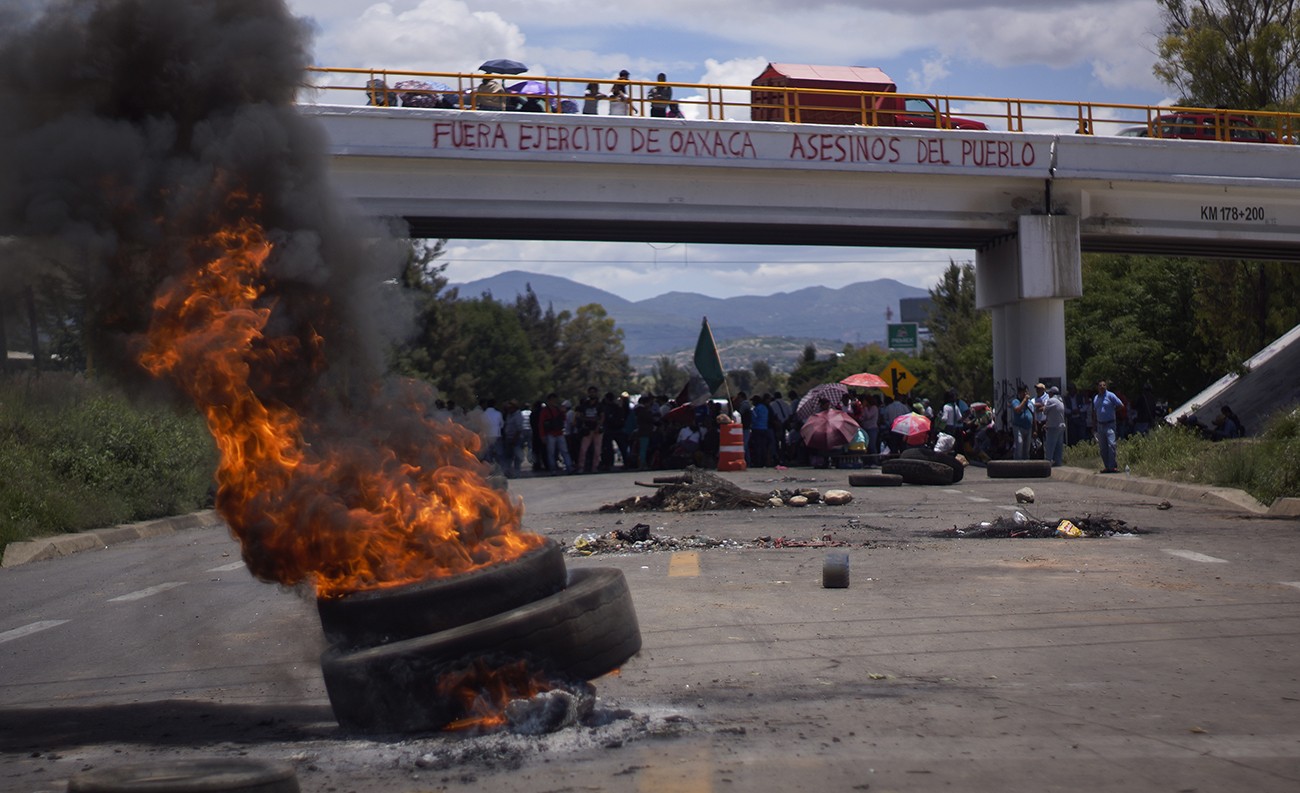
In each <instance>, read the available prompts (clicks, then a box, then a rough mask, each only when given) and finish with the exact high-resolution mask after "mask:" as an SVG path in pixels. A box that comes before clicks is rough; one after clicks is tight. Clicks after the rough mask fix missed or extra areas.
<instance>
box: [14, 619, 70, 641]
mask: <svg viewBox="0 0 1300 793" xmlns="http://www.w3.org/2000/svg"><path fill="white" fill-rule="evenodd" d="M65 622H67V620H41V621H40V622H33V623H32V624H31V625H24V626H22V627H21V628H14V629H13V630H11V631H5V632H4V633H0V644H4V643H5V642H7V641H12V640H13V639H21V638H22V637H24V636H30V635H32V634H33V633H40V632H41V631H43V630H48V629H50V628H57V627H59V626H60V625H62V624H63V623H65Z"/></svg>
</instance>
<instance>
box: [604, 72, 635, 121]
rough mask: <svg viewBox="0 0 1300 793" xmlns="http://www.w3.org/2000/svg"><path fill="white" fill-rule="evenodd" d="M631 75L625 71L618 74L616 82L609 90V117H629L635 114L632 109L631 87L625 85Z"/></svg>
mask: <svg viewBox="0 0 1300 793" xmlns="http://www.w3.org/2000/svg"><path fill="white" fill-rule="evenodd" d="M630 76H631V75H630V74H629V73H628V70H627V69H624V70H623V71H621V72H619V73H618V82H616V83H614V87H613V88H610V89H609V114H610V115H611V116H631V115H635V114H636V108H634V107H632V87H631V86H630V85H628V84H627V81H628V78H629V77H630Z"/></svg>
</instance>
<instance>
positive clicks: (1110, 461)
mask: <svg viewBox="0 0 1300 793" xmlns="http://www.w3.org/2000/svg"><path fill="white" fill-rule="evenodd" d="M1123 404H1124V403H1123V402H1121V401H1120V398H1119V397H1117V396H1115V394H1114V393H1113V392H1111V391H1108V390H1107V389H1106V381H1105V380H1099V381H1097V395H1096V396H1095V397H1093V398H1092V415H1093V426H1094V427H1096V428H1097V446H1098V447H1099V448H1100V449H1101V464H1102V466H1103V467H1102V469H1101V472H1102V473H1103V474H1113V473H1115V472H1116V471H1118V470H1119V469H1118V468H1116V464H1117V461H1116V459H1115V421H1116V419H1117V418H1118V410H1119V408H1120V407H1121V406H1122V405H1123Z"/></svg>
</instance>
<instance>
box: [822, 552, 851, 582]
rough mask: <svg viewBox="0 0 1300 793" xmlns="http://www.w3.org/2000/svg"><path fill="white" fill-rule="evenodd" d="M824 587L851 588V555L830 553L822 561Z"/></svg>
mask: <svg viewBox="0 0 1300 793" xmlns="http://www.w3.org/2000/svg"><path fill="white" fill-rule="evenodd" d="M822 588H823V589H848V588H849V555H848V554H847V553H828V554H826V561H824V562H822Z"/></svg>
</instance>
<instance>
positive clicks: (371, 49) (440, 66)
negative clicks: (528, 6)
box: [298, 0, 525, 71]
mask: <svg viewBox="0 0 1300 793" xmlns="http://www.w3.org/2000/svg"><path fill="white" fill-rule="evenodd" d="M298 5H311V3H299V4H298ZM321 39H322V41H323V42H325V44H326V50H327V51H328V52H329V53H330V55H331V57H332V58H338V59H339V61H338V62H335V63H331V64H328V65H332V66H354V67H376V68H386V69H410V70H419V71H472V70H474V69H475V68H476V67H477V66H478V65H479V64H480V63H482V62H483V61H484V60H486V59H488V58H515V59H518V58H521V57H522V56H523V53H524V50H525V39H524V34H523V33H522V32H521V31H520V29H519V27H518V26H516V25H514V24H512V23H510V22H508V21H506V20H505V19H504V18H503V17H501V15H499V14H497V13H495V12H492V11H472V10H471V9H470V7H469V5H468V4H466V3H465V2H462V1H461V0H422V2H420V3H419V4H418V5H416V6H414V7H411V8H406V9H405V10H402V9H401V8H397V7H394V5H393V4H391V3H376V4H374V5H372V6H369V7H368V8H366V9H365V10H363V11H362V12H361V13H360V14H359V15H358V16H357V17H355V18H354V19H352V20H350V21H347V22H345V23H342V24H339V25H338V26H337V27H333V26H331V27H329V28H325V29H324V30H323V31H322V35H321Z"/></svg>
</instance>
